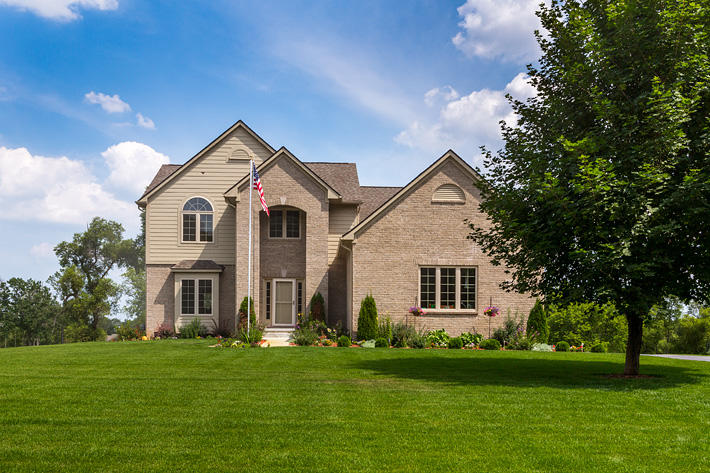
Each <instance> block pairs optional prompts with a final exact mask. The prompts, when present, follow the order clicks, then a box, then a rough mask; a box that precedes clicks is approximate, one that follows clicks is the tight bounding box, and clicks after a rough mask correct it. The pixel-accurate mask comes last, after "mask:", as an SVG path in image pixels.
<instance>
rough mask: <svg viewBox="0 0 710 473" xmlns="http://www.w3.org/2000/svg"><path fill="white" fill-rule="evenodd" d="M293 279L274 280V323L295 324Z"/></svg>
mask: <svg viewBox="0 0 710 473" xmlns="http://www.w3.org/2000/svg"><path fill="white" fill-rule="evenodd" d="M294 286H295V284H294V281H293V280H291V279H275V280H274V325H295V324H296V320H295V315H296V313H295V310H296V302H295V300H294V299H295V298H294Z"/></svg>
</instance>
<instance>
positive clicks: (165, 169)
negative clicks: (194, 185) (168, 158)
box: [143, 164, 182, 195]
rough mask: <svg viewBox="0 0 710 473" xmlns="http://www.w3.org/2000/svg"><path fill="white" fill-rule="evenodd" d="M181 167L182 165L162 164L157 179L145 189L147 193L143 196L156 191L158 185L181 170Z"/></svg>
mask: <svg viewBox="0 0 710 473" xmlns="http://www.w3.org/2000/svg"><path fill="white" fill-rule="evenodd" d="M181 166H182V164H162V165H161V166H160V169H158V172H157V173H156V174H155V177H153V180H152V181H150V184H148V187H146V188H145V192H143V195H146V194H148V193H150V191H152V190H153V189H155V188H156V187H157V186H158V184H160V183H161V182H163V181H164V180H165V179H167V178H168V177H170V175H171V174H172V173H174V172H175V171H177V170H178V169H180V167H181Z"/></svg>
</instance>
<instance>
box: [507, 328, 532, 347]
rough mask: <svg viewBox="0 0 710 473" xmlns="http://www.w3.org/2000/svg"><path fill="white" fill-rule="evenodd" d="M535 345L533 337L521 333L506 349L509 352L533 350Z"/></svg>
mask: <svg viewBox="0 0 710 473" xmlns="http://www.w3.org/2000/svg"><path fill="white" fill-rule="evenodd" d="M533 343H534V340H533V339H532V338H531V337H528V336H527V335H525V334H523V333H522V332H519V333H518V334H517V335H516V336H514V337H513V338H512V339H511V340H510V343H508V345H506V347H505V348H507V349H508V350H532V346H533Z"/></svg>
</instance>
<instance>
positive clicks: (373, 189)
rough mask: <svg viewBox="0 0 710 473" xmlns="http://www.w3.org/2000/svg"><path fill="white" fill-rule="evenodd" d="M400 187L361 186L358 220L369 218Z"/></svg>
mask: <svg viewBox="0 0 710 473" xmlns="http://www.w3.org/2000/svg"><path fill="white" fill-rule="evenodd" d="M400 189H402V188H401V187H383V186H361V187H360V195H361V196H362V204H360V219H365V218H367V217H369V216H370V214H371V213H372V212H374V211H375V210H376V209H377V208H378V207H380V206H381V205H382V204H384V203H385V202H387V201H388V200H390V199H391V198H392V196H393V195H395V194H396V193H397V192H399V190H400Z"/></svg>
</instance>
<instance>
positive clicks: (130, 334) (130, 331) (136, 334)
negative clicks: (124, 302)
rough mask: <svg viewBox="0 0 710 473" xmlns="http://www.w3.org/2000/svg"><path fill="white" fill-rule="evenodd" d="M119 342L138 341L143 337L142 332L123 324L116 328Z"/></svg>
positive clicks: (127, 323)
mask: <svg viewBox="0 0 710 473" xmlns="http://www.w3.org/2000/svg"><path fill="white" fill-rule="evenodd" d="M116 334H117V335H118V339H119V340H138V339H139V338H141V337H142V336H143V332H142V331H141V329H139V328H138V327H134V326H133V325H131V323H130V322H128V321H126V322H123V323H122V324H121V325H119V326H118V327H117V328H116Z"/></svg>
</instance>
